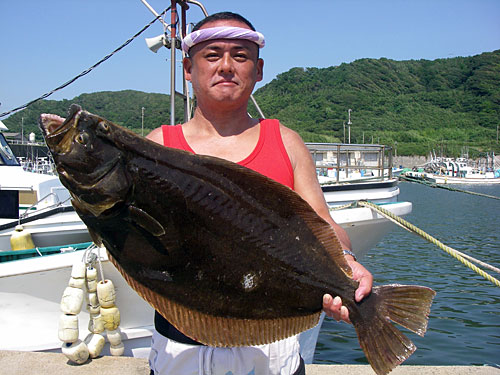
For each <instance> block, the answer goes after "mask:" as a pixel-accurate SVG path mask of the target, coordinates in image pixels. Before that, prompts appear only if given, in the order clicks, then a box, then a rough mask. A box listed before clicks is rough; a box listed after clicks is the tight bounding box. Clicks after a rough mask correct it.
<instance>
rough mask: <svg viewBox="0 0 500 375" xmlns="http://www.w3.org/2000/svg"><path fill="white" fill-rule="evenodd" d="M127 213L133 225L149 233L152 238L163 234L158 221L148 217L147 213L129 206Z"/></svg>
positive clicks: (162, 228) (163, 229) (163, 230)
mask: <svg viewBox="0 0 500 375" xmlns="http://www.w3.org/2000/svg"><path fill="white" fill-rule="evenodd" d="M128 212H129V217H130V219H131V220H132V221H133V222H134V223H136V224H137V225H139V226H140V227H141V228H143V229H144V230H146V231H147V232H149V233H151V234H152V235H153V236H155V237H159V236H163V235H164V234H165V228H164V227H163V225H161V224H160V223H159V222H158V220H156V219H155V218H154V217H152V216H151V215H149V214H148V213H147V212H145V211H143V210H141V209H140V208H137V207H135V206H129V207H128Z"/></svg>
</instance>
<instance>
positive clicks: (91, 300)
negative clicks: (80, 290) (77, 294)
mask: <svg viewBox="0 0 500 375" xmlns="http://www.w3.org/2000/svg"><path fill="white" fill-rule="evenodd" d="M87 298H88V300H89V305H92V306H98V305H99V299H98V298H97V293H95V292H94V293H88V294H87Z"/></svg>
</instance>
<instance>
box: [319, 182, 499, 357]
mask: <svg viewBox="0 0 500 375" xmlns="http://www.w3.org/2000/svg"><path fill="white" fill-rule="evenodd" d="M399 186H400V189H401V194H400V196H399V200H400V201H411V202H412V203H413V212H412V213H411V214H410V215H408V216H406V217H405V219H406V220H408V221H409V222H411V223H413V224H414V225H416V226H417V227H419V228H421V229H422V230H424V231H426V232H427V233H429V234H431V235H432V236H434V237H436V238H437V239H439V240H440V241H441V242H443V243H445V244H446V245H448V246H451V247H452V248H454V249H456V250H459V251H462V252H464V253H467V254H469V255H471V256H473V257H475V258H478V259H480V260H482V261H484V262H487V263H489V264H491V265H494V266H496V267H500V201H499V200H493V199H488V198H483V197H478V196H473V195H469V194H463V193H458V192H450V191H446V190H443V189H433V188H429V187H427V186H424V185H421V184H413V183H407V182H404V183H401V184H400V185H399ZM456 187H457V188H461V189H464V190H470V191H476V192H480V193H484V194H489V195H495V196H500V185H497V186H493V185H490V186H472V185H468V186H465V185H464V186H456ZM361 262H362V263H363V264H364V265H365V266H366V267H367V268H368V269H369V270H370V271H371V272H372V273H373V275H374V278H375V283H377V284H386V283H400V284H405V283H406V284H418V285H424V286H429V287H431V288H433V289H434V290H435V291H436V292H437V295H436V297H435V299H434V303H433V305H432V308H431V314H430V319H429V326H428V329H427V333H426V335H425V337H420V336H418V335H415V334H413V333H412V332H410V331H407V330H405V329H402V330H403V332H405V334H407V335H408V336H409V337H410V338H411V340H412V341H413V342H414V343H415V344H416V346H417V347H418V349H417V351H416V352H415V353H414V354H413V355H412V356H411V357H410V358H409V359H408V360H407V361H406V362H405V364H413V365H452V364H453V365H482V364H490V365H494V364H499V363H500V288H499V287H497V286H495V285H494V284H492V283H491V282H489V281H487V280H486V279H483V278H482V277H481V276H479V275H477V274H476V273H475V272H474V271H472V270H470V269H469V268H467V267H465V266H463V265H462V263H460V262H459V261H458V260H456V259H455V258H452V257H451V256H449V255H448V254H446V253H445V252H444V251H442V250H441V249H439V248H438V247H437V246H435V245H432V244H430V243H429V242H427V241H426V240H423V239H421V238H420V237H418V236H416V235H414V234H412V233H409V232H407V231H405V230H403V229H401V228H399V227H396V226H395V228H394V229H393V231H392V232H391V233H389V234H388V235H387V236H386V237H385V238H384V239H383V241H382V242H380V243H379V244H378V246H377V247H376V248H374V249H372V250H371V251H370V253H369V254H368V255H367V257H365V258H364V259H363V260H361ZM487 272H488V273H490V274H491V275H492V276H493V277H495V278H497V279H500V275H499V274H497V273H494V272H493V271H487ZM314 363H336V364H364V363H367V361H366V359H365V357H364V355H363V352H362V351H361V349H360V348H359V344H358V340H357V337H356V333H355V331H354V328H353V327H352V326H350V325H348V324H346V323H337V322H335V321H334V320H331V319H327V320H325V322H324V323H323V326H322V329H321V333H320V336H319V339H318V344H317V347H316V353H315V357H314Z"/></svg>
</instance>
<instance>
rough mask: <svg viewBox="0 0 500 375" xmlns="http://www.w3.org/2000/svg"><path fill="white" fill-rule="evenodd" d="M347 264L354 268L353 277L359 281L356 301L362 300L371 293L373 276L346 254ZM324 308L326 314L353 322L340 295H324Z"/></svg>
mask: <svg viewBox="0 0 500 375" xmlns="http://www.w3.org/2000/svg"><path fill="white" fill-rule="evenodd" d="M346 260H347V264H349V266H350V267H351V269H352V278H353V279H354V280H356V281H358V282H359V286H358V289H356V292H355V295H354V296H355V299H356V302H360V301H361V300H362V299H363V298H364V297H365V296H367V295H368V294H370V293H371V290H372V284H373V276H372V274H371V273H370V272H369V271H368V270H367V269H366V268H365V267H363V266H362V265H361V264H360V263H358V262H356V261H355V260H354V258H353V257H352V256H350V255H346ZM323 310H324V311H325V313H326V315H328V316H330V317H332V318H333V319H335V320H336V321H339V320H343V321H345V322H347V323H351V321H350V320H349V311H348V310H347V307H345V306H343V305H342V300H341V298H340V297H339V296H336V297H335V298H333V297H332V296H331V295H329V294H325V295H324V296H323Z"/></svg>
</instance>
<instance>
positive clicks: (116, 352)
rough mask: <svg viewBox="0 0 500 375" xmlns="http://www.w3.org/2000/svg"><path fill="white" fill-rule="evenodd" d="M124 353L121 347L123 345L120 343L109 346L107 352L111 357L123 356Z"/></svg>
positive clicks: (123, 348) (123, 347)
mask: <svg viewBox="0 0 500 375" xmlns="http://www.w3.org/2000/svg"><path fill="white" fill-rule="evenodd" d="M124 351H125V346H124V345H123V343H120V344H118V345H116V346H113V345H111V346H110V347H109V352H110V353H111V355H113V356H120V355H122V354H123V352H124Z"/></svg>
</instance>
